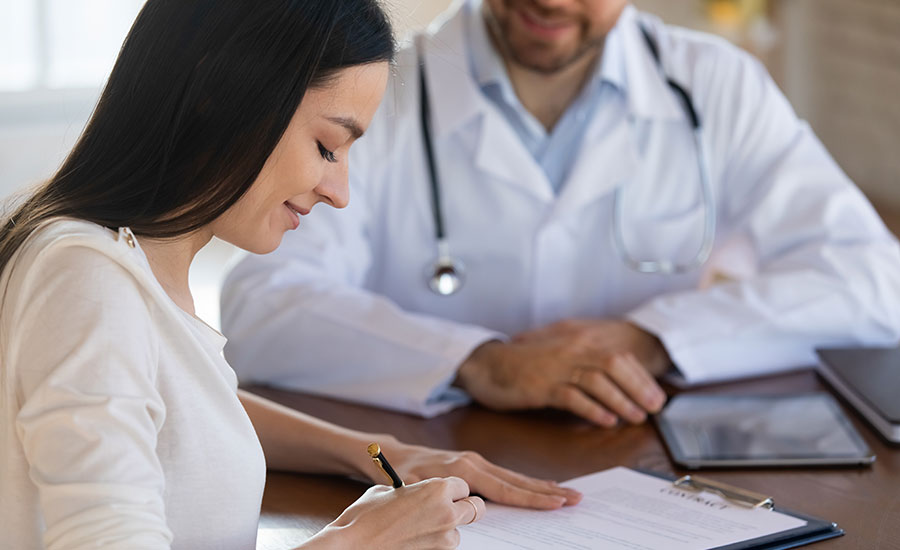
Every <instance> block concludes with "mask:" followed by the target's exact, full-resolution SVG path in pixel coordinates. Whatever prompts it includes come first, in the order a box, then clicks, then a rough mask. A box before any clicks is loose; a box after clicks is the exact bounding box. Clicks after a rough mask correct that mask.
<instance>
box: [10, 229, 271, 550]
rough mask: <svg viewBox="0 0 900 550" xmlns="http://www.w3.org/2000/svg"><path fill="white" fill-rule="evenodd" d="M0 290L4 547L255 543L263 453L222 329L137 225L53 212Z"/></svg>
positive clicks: (197, 549)
mask: <svg viewBox="0 0 900 550" xmlns="http://www.w3.org/2000/svg"><path fill="white" fill-rule="evenodd" d="M3 292H5V294H4V295H3V302H2V306H0V307H2V309H0V399H2V403H0V456H2V458H0V547H2V548H10V549H13V548H14V549H16V550H28V549H32V548H47V549H53V550H56V549H70V548H79V549H81V548H128V549H135V550H139V549H169V548H172V549H190V550H202V549H214V548H215V549H252V548H254V547H255V543H256V532H257V526H258V521H259V509H260V502H261V499H262V492H263V487H264V484H265V460H264V458H263V454H262V449H261V447H260V444H259V440H258V439H257V437H256V432H255V431H254V429H253V426H252V424H251V423H250V419H249V418H248V416H247V414H246V412H245V411H244V408H243V406H242V405H241V403H240V401H239V400H238V398H237V395H236V390H237V380H236V377H235V374H234V371H232V370H231V368H230V367H229V366H228V364H227V363H226V362H225V360H224V358H223V356H222V348H223V346H224V345H225V337H224V336H222V335H221V334H219V333H218V332H217V331H215V330H214V329H212V328H210V327H209V326H208V325H206V324H204V323H203V322H202V321H200V320H199V319H197V318H195V317H193V316H191V315H189V314H188V313H186V312H185V311H183V310H182V309H180V308H179V307H178V306H176V305H175V303H174V302H172V300H171V299H170V298H169V297H168V295H167V294H166V293H165V291H164V290H163V289H162V287H161V286H160V285H159V283H158V282H157V280H156V278H155V277H154V276H153V273H152V271H151V270H150V265H149V263H148V262H147V258H146V256H145V255H144V253H143V252H142V251H141V248H140V246H139V244H138V243H137V240H136V239H135V238H134V236H133V235H132V234H131V232H130V231H129V230H128V229H121V230H119V231H118V233H116V232H114V231H111V230H109V229H106V228H103V227H100V226H98V225H95V224H91V223H87V222H82V221H75V220H60V221H54V222H51V223H49V224H47V225H46V226H44V227H43V228H41V229H40V230H38V231H37V232H35V234H33V235H32V236H31V237H30V238H29V240H28V241H27V242H26V243H25V245H23V246H22V247H21V248H20V249H19V250H18V251H17V252H16V255H15V256H14V257H13V260H12V261H11V262H10V264H8V265H7V267H6V269H5V270H4V272H3V274H2V277H0V293H3Z"/></svg>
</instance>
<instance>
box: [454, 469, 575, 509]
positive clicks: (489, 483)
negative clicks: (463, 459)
mask: <svg viewBox="0 0 900 550" xmlns="http://www.w3.org/2000/svg"><path fill="white" fill-rule="evenodd" d="M468 479H469V482H470V486H471V488H472V490H473V491H474V492H477V493H478V494H480V495H482V496H484V497H485V498H487V499H488V500H492V501H494V502H499V503H501V504H508V505H510V506H519V507H522V508H536V509H539V510H555V509H557V508H560V507H562V506H563V505H565V504H566V500H567V499H566V497H565V496H563V495H561V494H552V493H550V492H548V491H547V490H546V489H542V490H541V489H534V488H530V487H524V486H522V485H519V484H517V483H515V482H510V481H507V480H505V479H503V478H501V477H499V476H497V475H495V474H494V473H492V472H490V471H488V470H487V469H486V468H474V469H472V471H471V472H469V474H468Z"/></svg>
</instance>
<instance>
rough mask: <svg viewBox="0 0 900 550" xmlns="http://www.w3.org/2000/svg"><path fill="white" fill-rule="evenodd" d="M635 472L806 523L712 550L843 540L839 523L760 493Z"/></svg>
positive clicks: (775, 548) (781, 548)
mask: <svg viewBox="0 0 900 550" xmlns="http://www.w3.org/2000/svg"><path fill="white" fill-rule="evenodd" d="M635 471H637V472H641V473H643V474H647V475H650V476H653V477H658V478H660V479H665V480H667V481H671V482H672V485H674V486H675V487H677V488H679V489H688V490H691V491H697V492H709V493H715V494H717V495H719V496H721V497H722V498H725V499H726V500H729V501H731V502H736V503H739V504H741V505H744V506H747V507H748V508H765V509H768V510H773V511H776V512H780V513H782V514H786V515H789V516H793V517H795V518H799V519H802V520H804V521H806V522H807V523H806V525H805V526H803V527H797V528H796V529H788V530H787V531H781V532H778V533H773V534H771V535H766V536H764V537H759V538H755V539H750V540H745V541H741V542H736V543H734V544H728V545H725V546H717V547H715V548H711V549H710V550H786V549H788V548H796V547H798V546H805V545H807V544H811V543H813V542H819V541H822V540H828V539H831V538H835V537H840V536H842V535H843V534H844V530H843V529H841V528H840V527H838V525H837V524H836V523H833V522H830V521H825V520H822V519H819V518H816V517H813V516H808V515H806V514H801V513H798V512H794V511H792V510H787V509H784V508H778V507H777V506H775V499H773V498H772V497H770V496H766V495H763V494H761V493H755V492H753V491H748V490H746V489H741V488H739V487H735V486H734V485H729V484H727V483H722V482H719V481H715V480H712V479H709V478H706V477H702V476H696V475H685V476H682V477H679V478H677V479H676V478H674V477H672V476H668V475H665V474H661V473H659V472H653V471H649V470H635Z"/></svg>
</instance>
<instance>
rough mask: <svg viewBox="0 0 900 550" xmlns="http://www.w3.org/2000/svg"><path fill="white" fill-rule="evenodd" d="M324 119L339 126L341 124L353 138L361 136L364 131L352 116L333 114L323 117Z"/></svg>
mask: <svg viewBox="0 0 900 550" xmlns="http://www.w3.org/2000/svg"><path fill="white" fill-rule="evenodd" d="M325 119H326V120H328V121H329V122H333V123H334V124H337V125H339V126H343V127H344V128H345V129H346V130H347V131H348V132H350V135H351V136H353V138H354V139H359V138H361V137H362V135H363V134H364V133H365V131H364V130H363V129H362V127H361V126H360V125H359V123H358V122H356V120H354V119H352V118H348V117H340V116H335V117H325Z"/></svg>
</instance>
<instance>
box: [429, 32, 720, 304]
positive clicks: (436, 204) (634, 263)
mask: <svg viewBox="0 0 900 550" xmlns="http://www.w3.org/2000/svg"><path fill="white" fill-rule="evenodd" d="M640 30H641V34H642V35H643V37H644V40H645V42H646V43H647V47H648V49H649V50H650V53H651V55H652V56H653V59H654V61H655V62H656V65H657V67H659V70H660V73H661V77H662V78H663V80H665V82H666V84H668V85H669V87H670V88H671V89H672V91H673V93H674V94H675V95H676V96H678V98H679V100H680V103H681V104H682V106H683V108H684V110H685V114H686V115H687V117H688V119H689V122H690V125H691V130H692V135H693V141H694V147H695V150H696V153H697V168H698V171H699V174H700V177H699V179H700V188H701V194H702V197H703V204H704V207H705V217H704V224H703V238H702V241H701V243H700V246H699V247H698V250H697V252H696V254H695V255H694V257H693V259H692V260H691V261H690V262H686V263H678V262H674V261H671V260H665V259H659V260H639V259H637V258H634V257H633V256H632V255H631V254H630V253H629V252H628V246H627V244H626V243H625V237H624V232H623V229H622V226H623V219H624V203H625V201H624V197H623V195H624V192H625V190H626V187H627V186H626V185H624V184H623V185H620V186H619V187H618V189H616V192H615V198H614V205H613V220H612V225H613V241H614V245H615V248H616V252H617V253H618V255H619V258H620V259H621V260H622V262H623V263H624V264H625V265H626V266H627V267H628V268H629V269H632V270H633V271H636V272H639V273H659V274H667V275H668V274H682V273H688V272H691V271H694V270H696V269H699V268H701V267H702V266H703V265H704V264H705V263H706V262H707V260H709V257H710V255H711V253H712V248H713V244H714V242H715V231H716V218H717V208H716V198H715V192H714V190H713V187H712V180H711V178H710V174H709V166H708V164H707V158H706V149H705V147H704V145H703V134H702V126H701V123H700V117H699V115H698V114H697V110H696V109H695V108H694V103H693V101H692V99H691V95H690V94H689V93H688V92H687V90H685V89H684V87H682V86H681V85H680V84H678V83H677V82H675V81H674V80H672V79H671V78H669V77H668V76H667V75H666V73H665V69H664V67H663V64H662V60H661V58H660V55H659V47H658V45H657V43H656V40H655V39H654V38H653V36H652V35H651V34H650V32H649V31H648V30H647V29H646V27H644V25H640ZM422 50H423V48H422V46H421V40H417V42H416V54H417V57H418V66H419V95H420V98H419V104H420V112H419V114H420V119H421V126H422V144H423V147H424V150H425V158H426V164H427V168H428V176H429V181H430V187H431V209H432V216H433V219H434V231H435V241H436V246H437V253H438V257H437V260H436V261H435V262H434V263H433V264H432V266H431V273H430V275H428V286H429V288H431V289H432V291H434V292H435V293H436V294H440V295H443V296H448V295H451V294H455V293H456V292H457V291H458V290H459V289H460V288H461V287H462V284H463V281H464V280H465V276H464V268H463V264H462V263H461V262H460V261H458V260H456V259H455V258H454V257H453V255H452V254H451V253H450V245H449V243H448V241H447V232H446V229H445V227H444V216H443V207H442V205H441V192H440V182H439V181H438V170H437V162H436V159H435V154H434V145H433V143H432V138H431V136H432V131H431V106H430V100H429V94H428V85H427V82H426V76H425V60H424V56H423V53H422Z"/></svg>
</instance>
